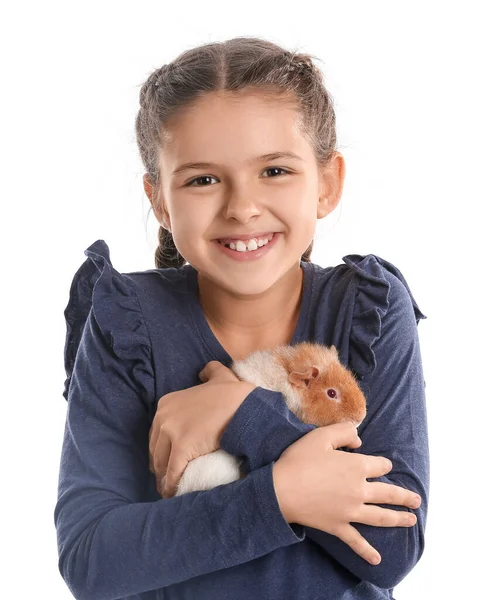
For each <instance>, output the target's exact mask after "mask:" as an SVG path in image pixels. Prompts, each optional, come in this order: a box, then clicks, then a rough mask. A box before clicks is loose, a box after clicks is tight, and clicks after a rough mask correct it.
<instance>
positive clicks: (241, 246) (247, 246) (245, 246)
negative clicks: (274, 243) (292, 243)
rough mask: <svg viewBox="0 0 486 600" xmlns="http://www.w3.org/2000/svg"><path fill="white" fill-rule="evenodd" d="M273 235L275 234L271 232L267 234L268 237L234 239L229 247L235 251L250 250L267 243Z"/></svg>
mask: <svg viewBox="0 0 486 600" xmlns="http://www.w3.org/2000/svg"><path fill="white" fill-rule="evenodd" d="M274 235H275V234H273V233H272V234H270V235H269V236H268V238H260V239H258V240H257V239H256V238H252V239H251V240H248V241H247V242H244V241H243V240H236V242H231V243H230V244H229V247H230V248H231V249H232V250H236V251H237V252H251V251H253V250H256V249H257V248H261V247H262V246H265V245H266V244H268V242H269V241H270V240H271V239H272V238H273V236H274Z"/></svg>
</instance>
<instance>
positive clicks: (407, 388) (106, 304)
mask: <svg viewBox="0 0 486 600" xmlns="http://www.w3.org/2000/svg"><path fill="white" fill-rule="evenodd" d="M85 255H86V257H87V258H86V260H85V262H84V263H82V264H81V266H80V268H79V269H78V271H77V272H76V273H75V275H74V278H73V281H72V284H71V288H70V294H69V301H68V304H67V307H66V309H65V311H64V315H65V319H66V331H67V333H66V343H65V351H64V360H65V369H66V380H65V383H64V391H63V396H64V398H65V399H66V400H67V412H66V425H65V431H64V439H63V445H62V452H61V458H60V471H59V485H58V498H57V503H56V506H55V510H54V521H55V527H56V531H57V540H58V550H59V570H60V573H61V575H62V577H63V578H64V580H65V582H66V584H67V586H68V587H69V589H70V590H71V593H72V594H73V596H74V597H75V598H78V599H81V600H102V599H103V600H110V599H116V598H126V599H131V600H155V599H158V600H162V599H163V600H195V599H197V600H206V599H207V600H249V599H262V600H267V599H268V600H271V599H276V600H286V599H291V600H300V599H302V600H318V599H319V600H320V599H322V600H339V599H344V600H354V599H356V600H358V599H359V600H378V599H380V600H381V599H391V598H393V588H394V586H396V585H397V584H398V583H399V582H400V581H402V579H403V578H404V577H405V576H406V575H407V573H409V572H410V570H411V569H412V568H413V567H414V565H415V564H416V563H417V561H418V560H419V559H420V557H421V556H422V553H423V551H424V533H425V526H426V517H427V506H428V493H429V447H428V434H427V415H426V403H425V381H424V376H423V369H422V362H421V355H420V346H419V339H418V335H417V325H418V323H419V320H420V319H425V318H426V317H425V315H424V314H423V313H422V312H421V311H420V309H419V308H418V306H417V303H416V302H415V300H414V298H413V296H412V293H411V291H410V289H409V287H408V285H407V283H406V281H405V279H404V277H403V275H402V274H401V272H400V271H399V270H398V268H397V267H395V266H394V265H393V264H391V263H390V262H388V261H386V260H385V259H382V258H380V257H379V256H376V255H373V254H368V255H365V256H362V255H357V254H350V255H347V256H345V257H343V261H344V262H343V264H339V265H337V266H334V267H326V268H323V267H321V266H319V265H317V264H315V263H308V262H301V267H302V269H303V274H304V279H303V293H302V300H301V306H300V313H299V318H298V323H297V326H296V329H295V331H294V334H293V338H292V341H291V344H296V343H298V342H302V341H311V342H318V343H322V344H325V345H327V346H330V345H332V344H334V345H335V346H336V348H337V350H338V353H339V359H340V361H341V362H342V363H343V364H344V365H346V366H347V367H348V368H350V369H351V370H352V372H353V374H354V375H355V376H356V378H357V380H358V382H359V385H360V387H361V389H362V390H363V392H364V394H365V396H366V400H367V415H366V418H365V420H364V421H363V423H362V424H361V425H360V427H359V430H358V434H359V436H360V438H361V440H362V445H361V446H360V447H359V448H358V449H348V448H343V449H342V450H343V451H349V452H359V453H362V454H366V455H373V456H385V457H387V458H389V459H390V460H391V461H392V463H393V469H392V470H391V471H390V472H389V473H387V475H385V476H383V477H378V478H374V479H369V481H383V482H386V483H391V484H394V485H398V486H401V487H405V488H407V489H409V490H412V491H415V492H417V493H418V494H419V495H420V496H421V498H422V504H421V506H420V507H419V508H418V509H413V510H412V509H409V508H406V507H403V506H395V505H394V506H391V505H387V504H380V505H376V506H382V507H384V508H389V509H393V510H407V511H409V512H414V513H415V514H416V516H417V523H416V524H415V525H414V526H412V527H379V526H370V525H366V524H362V523H352V525H353V526H354V527H355V528H356V529H357V530H358V531H359V532H360V533H361V534H362V535H363V536H364V537H365V538H366V540H367V541H368V542H369V543H370V544H371V545H372V546H373V547H374V548H376V550H378V552H379V553H380V554H381V557H382V560H381V563H380V564H378V565H371V564H369V563H368V562H367V561H365V560H364V559H363V558H361V557H360V556H358V555H357V554H356V553H355V552H354V551H353V550H352V549H351V548H350V547H349V546H348V545H347V544H345V543H344V542H342V541H341V540H340V539H339V538H337V537H335V536H333V535H331V534H328V533H326V532H324V531H321V530H319V529H315V528H312V527H307V526H303V525H301V524H299V523H287V521H286V520H285V518H284V516H283V514H282V512H281V510H280V508H279V503H278V500H277V496H276V493H275V488H274V482H273V466H274V464H275V461H277V460H278V458H279V456H280V455H281V454H282V452H283V451H284V450H285V449H286V448H287V447H288V446H289V445H291V444H292V443H294V442H295V441H296V440H298V439H299V438H300V437H302V436H303V435H305V434H306V433H308V432H309V431H311V430H312V429H313V428H314V427H315V426H314V425H309V424H305V423H303V422H302V421H300V419H299V418H297V417H296V415H295V414H294V413H292V412H291V411H290V410H289V409H288V407H287V405H286V403H285V401H284V398H283V396H282V394H281V393H280V392H274V391H270V390H267V389H264V388H261V387H257V388H256V389H254V390H253V391H252V392H251V393H250V394H249V395H248V396H247V397H246V398H245V399H244V401H243V403H242V404H241V405H240V407H239V408H238V410H237V411H236V412H235V414H234V416H233V417H232V419H231V420H230V422H229V424H228V426H227V428H226V429H225V431H224V433H223V436H222V438H221V441H220V447H221V448H222V449H224V450H226V451H227V452H229V453H230V454H233V455H234V456H237V457H240V458H242V459H243V467H244V469H245V471H246V473H247V476H246V477H244V478H242V479H239V480H237V481H234V482H232V483H229V484H226V485H220V486H217V487H215V488H213V489H211V490H206V491H195V492H191V493H187V494H184V495H181V496H175V497H172V498H167V499H163V498H161V497H160V496H159V494H158V493H157V490H156V483H155V477H154V475H153V474H152V472H151V471H150V470H149V448H148V438H149V436H148V434H149V429H150V426H151V423H152V420H153V418H154V415H155V412H156V409H157V402H158V400H159V398H161V397H162V396H163V395H165V394H167V393H169V392H172V391H177V390H181V389H185V388H188V387H192V386H195V385H198V384H200V383H201V381H200V380H199V378H198V374H199V372H200V371H201V370H202V368H203V367H204V366H205V365H206V364H207V363H208V362H209V361H211V360H217V361H220V362H221V363H223V364H224V365H226V366H228V367H229V366H230V365H231V362H232V357H231V356H230V355H229V354H228V353H227V351H226V350H225V349H224V348H223V347H222V345H221V344H220V342H219V341H218V339H217V337H216V336H215V335H214V333H213V332H212V330H211V328H210V326H209V324H208V322H207V320H206V317H205V315H204V312H203V309H202V306H201V304H200V302H199V292H198V279H197V271H196V269H195V268H194V267H192V266H191V265H190V264H186V265H184V266H183V267H180V268H177V269H176V268H168V269H150V270H146V271H137V272H132V273H120V272H118V271H117V270H116V269H115V268H114V267H113V266H112V264H111V260H110V254H109V248H108V246H107V244H106V243H105V241H104V240H97V241H96V242H94V243H93V244H92V245H91V246H89V247H88V248H87V249H86V250H85ZM322 502H323V503H325V502H326V498H323V499H322Z"/></svg>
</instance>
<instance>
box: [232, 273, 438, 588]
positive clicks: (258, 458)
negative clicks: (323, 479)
mask: <svg viewBox="0 0 486 600" xmlns="http://www.w3.org/2000/svg"><path fill="white" fill-rule="evenodd" d="M385 277H386V281H388V283H389V293H388V295H387V301H388V310H387V312H386V314H385V315H384V316H383V317H382V319H381V331H380V336H379V338H378V339H377V340H376V342H375V344H374V345H373V351H374V356H375V359H376V368H375V369H374V371H373V372H372V373H371V374H370V375H368V376H365V377H364V378H363V379H362V380H361V382H360V385H361V386H362V389H363V392H364V394H365V396H366V397H367V401H368V414H367V416H366V419H365V421H364V422H363V424H362V425H361V428H360V432H359V435H360V438H361V440H362V442H363V443H362V446H361V447H360V448H359V449H357V450H350V451H355V452H360V453H362V454H368V455H374V456H385V457H387V458H389V459H390V460H391V461H392V463H393V469H392V471H391V472H390V473H389V474H388V475H387V476H384V477H380V478H377V479H372V480H370V481H382V482H385V483H392V484H395V485H400V486H402V487H405V488H407V489H409V490H413V491H415V492H417V493H418V494H419V495H420V496H421V498H422V504H421V506H420V507H419V508H418V509H415V510H414V511H413V512H415V514H416V516H417V524H416V525H415V526H413V527H396V528H385V527H373V526H370V525H365V524H362V523H356V524H355V523H353V526H354V527H356V529H358V531H359V532H360V533H361V534H362V535H363V536H364V537H365V538H366V540H367V541H368V542H369V543H370V544H371V545H372V546H373V547H374V548H376V550H377V551H378V552H379V553H380V554H381V556H382V561H381V563H380V564H379V565H377V566H374V565H370V564H369V563H367V562H366V561H365V560H363V559H362V558H361V557H359V556H358V555H357V554H356V553H354V552H353V550H351V548H350V547H349V546H347V545H346V544H344V543H343V542H342V541H341V540H339V539H338V538H337V537H335V536H332V535H330V534H328V533H325V532H323V531H320V530H318V529H313V528H309V527H305V532H306V535H307V537H308V538H310V539H312V540H313V541H314V542H315V543H317V544H318V545H319V546H321V547H322V548H323V549H324V550H326V551H327V552H329V554H331V555H332V556H333V558H335V559H336V560H337V561H338V562H339V563H341V564H342V565H343V566H344V567H346V568H347V569H348V570H349V571H351V572H352V573H353V574H354V575H356V576H357V577H359V578H360V579H363V580H367V581H369V582H371V583H373V584H374V585H377V586H379V587H382V588H391V587H394V586H396V585H397V584H398V583H399V582H400V581H401V580H402V579H403V578H404V577H405V576H406V575H407V573H408V572H409V571H410V570H411V569H412V568H413V566H414V565H415V564H416V563H417V561H418V560H419V558H420V557H421V555H422V553H423V550H424V531H425V524H426V517H427V506H428V492H429V449H428V434H427V418H426V405H425V386H424V378H423V371H422V362H421V355H420V347H419V339H418V333H417V320H416V315H415V312H414V306H413V304H412V301H411V296H410V294H409V291H408V288H407V287H406V286H405V285H403V283H402V282H401V281H400V280H399V279H398V278H397V277H395V276H394V275H392V274H390V273H389V272H387V271H385ZM313 428H314V426H311V425H305V424H303V423H302V422H301V421H300V420H299V419H298V418H297V417H296V416H295V415H294V414H293V413H292V412H291V411H289V409H288V408H287V406H286V404H285V402H284V399H283V396H282V394H280V393H277V392H270V391H268V390H264V389H262V388H257V389H256V390H254V391H253V393H252V394H250V396H248V397H247V398H246V399H245V401H244V402H243V404H242V405H241V406H240V407H239V409H238V411H237V412H236V413H235V415H234V417H233V419H232V421H230V424H229V426H228V428H227V429H226V430H225V432H224V435H223V437H222V438H221V448H223V449H224V450H226V451H227V452H229V453H231V454H235V455H240V456H241V455H244V457H245V464H246V466H247V468H250V469H251V468H253V469H259V468H261V466H262V464H265V462H264V461H266V462H267V463H268V462H270V461H275V460H277V459H278V458H279V456H280V455H281V453H282V452H283V451H284V450H285V448H287V447H288V446H289V445H290V444H292V443H293V442H294V441H296V440H297V439H298V438H300V437H301V436H302V435H305V433H307V432H308V431H310V430H311V429H313ZM323 501H325V499H323ZM380 506H383V507H385V508H391V509H393V510H409V509H407V508H405V507H401V506H394V505H380ZM410 512H411V511H410Z"/></svg>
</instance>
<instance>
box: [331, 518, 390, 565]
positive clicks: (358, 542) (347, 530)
mask: <svg viewBox="0 0 486 600" xmlns="http://www.w3.org/2000/svg"><path fill="white" fill-rule="evenodd" d="M334 535H335V536H336V537H338V538H339V539H341V540H342V541H343V542H344V543H345V544H347V545H348V546H349V547H350V548H351V549H352V550H354V552H356V554H359V556H361V558H364V560H366V561H367V562H369V563H371V564H372V565H377V564H378V563H380V562H381V556H380V555H379V554H378V552H377V551H376V550H375V549H374V548H373V546H371V544H369V543H368V542H367V541H366V540H365V538H364V537H363V536H362V535H361V534H360V532H359V531H358V530H357V529H355V528H354V527H353V526H352V525H343V526H342V527H341V529H340V530H339V531H337V532H336V533H335V534H334Z"/></svg>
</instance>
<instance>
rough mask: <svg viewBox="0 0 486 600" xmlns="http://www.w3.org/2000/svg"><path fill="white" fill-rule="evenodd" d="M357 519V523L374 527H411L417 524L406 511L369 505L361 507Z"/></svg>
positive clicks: (412, 516) (413, 516)
mask: <svg viewBox="0 0 486 600" xmlns="http://www.w3.org/2000/svg"><path fill="white" fill-rule="evenodd" d="M357 519H358V520H357V522H359V523H365V524H366V525H373V526H374V527H411V526H412V525H415V523H416V522H417V517H416V516H415V515H414V514H413V513H410V512H408V511H407V510H393V509H391V508H382V507H381V506H373V505H371V504H365V505H364V506H362V507H361V510H360V512H359V517H357Z"/></svg>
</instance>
